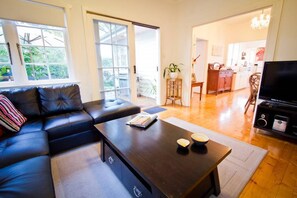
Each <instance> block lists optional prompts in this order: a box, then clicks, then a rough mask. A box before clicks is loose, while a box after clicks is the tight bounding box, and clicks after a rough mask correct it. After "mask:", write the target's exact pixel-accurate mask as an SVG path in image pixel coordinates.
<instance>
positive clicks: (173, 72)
mask: <svg viewBox="0 0 297 198" xmlns="http://www.w3.org/2000/svg"><path fill="white" fill-rule="evenodd" d="M181 65H182V64H181V63H180V64H174V63H170V64H169V66H168V67H165V68H164V72H163V78H165V76H166V72H168V73H167V75H168V76H169V77H170V78H177V76H178V72H180V66H181Z"/></svg>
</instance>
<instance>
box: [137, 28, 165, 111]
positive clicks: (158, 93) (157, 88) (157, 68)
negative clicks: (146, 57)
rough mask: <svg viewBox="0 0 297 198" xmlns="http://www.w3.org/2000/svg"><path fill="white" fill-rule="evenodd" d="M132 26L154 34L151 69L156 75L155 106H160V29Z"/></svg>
mask: <svg viewBox="0 0 297 198" xmlns="http://www.w3.org/2000/svg"><path fill="white" fill-rule="evenodd" d="M133 26H134V27H135V26H138V27H145V28H150V29H151V30H154V31H155V34H156V40H155V42H156V50H157V51H156V52H155V53H156V65H154V66H153V67H155V69H156V71H155V72H156V74H155V78H156V99H155V101H156V104H157V105H160V104H161V97H160V87H161V86H160V75H161V74H160V73H161V72H160V68H161V67H160V64H161V60H160V49H161V47H160V46H161V45H160V28H158V27H155V26H148V25H145V24H141V23H133ZM134 35H136V32H134ZM136 54H137V53H135V58H136ZM136 70H137V65H136Z"/></svg>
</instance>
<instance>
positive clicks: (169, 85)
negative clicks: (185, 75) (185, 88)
mask: <svg viewBox="0 0 297 198" xmlns="http://www.w3.org/2000/svg"><path fill="white" fill-rule="evenodd" d="M167 100H171V101H172V104H173V105H174V104H175V101H176V100H180V104H181V105H183V103H182V79H180V78H176V79H167V80H166V101H165V105H166V104H167Z"/></svg>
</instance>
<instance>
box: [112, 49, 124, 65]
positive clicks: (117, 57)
mask: <svg viewBox="0 0 297 198" xmlns="http://www.w3.org/2000/svg"><path fill="white" fill-rule="evenodd" d="M113 56H114V65H115V67H128V47H127V46H113Z"/></svg>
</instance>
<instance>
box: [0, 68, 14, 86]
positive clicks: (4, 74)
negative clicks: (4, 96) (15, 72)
mask: <svg viewBox="0 0 297 198" xmlns="http://www.w3.org/2000/svg"><path fill="white" fill-rule="evenodd" d="M4 81H13V76H12V72H11V66H10V65H5V64H1V65H0V82H4Z"/></svg>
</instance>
